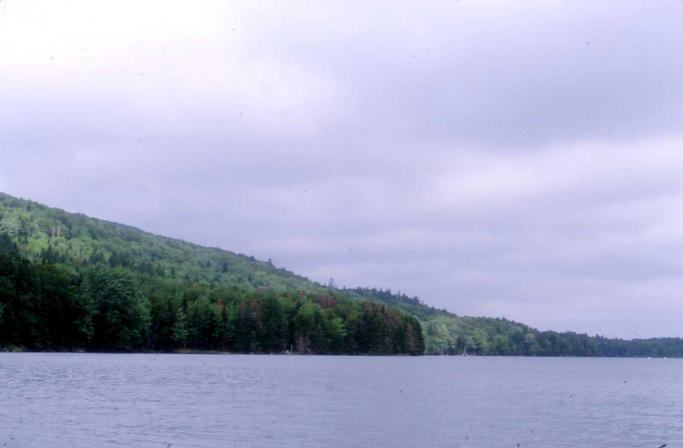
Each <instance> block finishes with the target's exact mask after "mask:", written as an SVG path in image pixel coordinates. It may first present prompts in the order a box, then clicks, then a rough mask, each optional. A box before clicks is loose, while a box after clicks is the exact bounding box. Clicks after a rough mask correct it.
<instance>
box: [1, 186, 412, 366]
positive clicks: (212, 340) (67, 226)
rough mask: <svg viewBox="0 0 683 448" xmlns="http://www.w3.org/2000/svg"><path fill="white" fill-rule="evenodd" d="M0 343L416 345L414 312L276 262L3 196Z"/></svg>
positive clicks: (91, 346) (375, 348) (401, 350)
mask: <svg viewBox="0 0 683 448" xmlns="http://www.w3.org/2000/svg"><path fill="white" fill-rule="evenodd" d="M0 347H20V348H27V349H34V350H117V351H130V350H164V351H174V350H182V349H191V350H221V351H235V352H246V353H250V352H258V353H271V352H286V351H294V352H297V353H377V354H422V353H423V352H424V341H423V338H422V329H421V325H420V322H419V320H418V319H417V318H415V317H413V316H411V315H409V314H408V313H405V312H401V311H399V310H397V309H395V308H388V307H386V306H384V305H383V304H381V303H375V302H372V301H368V300H365V301H358V300H352V299H350V298H348V297H346V296H345V295H344V294H343V293H341V292H339V291H336V290H333V289H329V288H324V287H323V286H321V285H319V284H316V283H313V282H311V281H309V280H307V279H305V278H303V277H299V276H296V275H294V274H292V273H291V272H288V271H286V270H283V269H278V268H275V267H274V266H273V265H272V264H271V263H267V262H259V261H257V260H254V259H253V258H251V257H246V256H242V255H237V254H233V253H231V252H227V251H223V250H219V249H209V248H203V247H200V246H196V245H193V244H189V243H185V242H182V241H178V240H173V239H169V238H163V237H159V236H155V235H151V234H149V233H145V232H142V231H140V230H137V229H134V228H131V227H127V226H122V225H119V224H115V223H109V222H105V221H100V220H96V219H92V218H88V217H86V216H83V215H78V214H70V213H66V212H64V211H62V210H58V209H53V208H48V207H45V206H43V205H40V204H37V203H35V202H31V201H25V200H20V199H16V198H13V197H11V196H7V195H0Z"/></svg>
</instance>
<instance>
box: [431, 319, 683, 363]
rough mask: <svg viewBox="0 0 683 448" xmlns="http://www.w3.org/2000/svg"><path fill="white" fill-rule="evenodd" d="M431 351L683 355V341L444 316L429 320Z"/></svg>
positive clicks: (510, 353) (455, 352)
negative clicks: (558, 329)
mask: <svg viewBox="0 0 683 448" xmlns="http://www.w3.org/2000/svg"><path fill="white" fill-rule="evenodd" d="M423 325H424V330H425V334H426V339H427V349H426V353H427V354H435V355H436V354H439V355H463V354H466V355H515V356H605V357H646V356H651V357H672V358H673V357H683V339H681V338H652V339H633V340H625V339H613V338H605V337H602V336H589V335H587V334H579V333H575V332H572V331H567V332H562V333H560V332H556V331H539V330H536V329H534V328H531V327H529V326H527V325H523V324H520V323H517V322H512V321H509V320H507V319H492V318H485V317H458V316H453V315H451V316H440V317H438V318H436V319H433V320H430V321H427V322H425V323H424V324H423Z"/></svg>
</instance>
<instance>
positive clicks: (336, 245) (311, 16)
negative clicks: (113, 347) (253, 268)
mask: <svg viewBox="0 0 683 448" xmlns="http://www.w3.org/2000/svg"><path fill="white" fill-rule="evenodd" d="M246 5H248V6H246ZM682 21H683V6H681V4H680V3H679V2H674V1H666V2H657V3H656V4H652V2H644V1H626V2H619V4H618V5H615V4H614V3H613V2H607V1H605V2H597V3H596V2H588V1H585V2H584V1H578V2H569V3H568V2H561V1H550V2H548V1H544V2H536V1H526V2H516V3H515V4H514V5H511V4H507V3H506V2H497V1H491V2H475V1H471V0H459V1H455V2H442V1H433V2H428V3H424V2H423V3H420V4H419V5H417V4H415V5H409V4H406V5H400V6H397V5H393V6H392V7H391V8H388V7H387V5H384V4H375V5H369V4H367V2H350V3H349V2H339V3H330V2H326V4H325V5H324V6H323V5H321V4H317V3H309V4H304V3H299V4H293V5H292V4H288V5H284V4H279V3H277V2H272V3H265V2H261V3H259V4H258V6H256V5H254V4H242V3H228V2H215V3H210V2H206V3H202V4H201V5H193V6H192V7H189V6H187V5H186V4H185V3H183V2H163V3H161V2H159V3H155V2H145V3H144V4H143V5H139V4H134V3H133V2H116V3H111V4H105V5H104V6H103V5H102V4H98V5H97V6H94V5H91V4H90V3H88V2H77V1H73V2H60V3H59V4H58V5H57V4H51V3H48V2H39V1H36V2H25V1H22V2H18V1H12V0H6V1H4V2H2V3H0V48H2V50H0V99H1V100H2V105H3V106H2V107H0V190H2V191H6V192H7V193H10V194H15V195H19V196H24V197H29V198H32V199H35V200H39V201H42V202H45V203H48V204H50V205H55V206H60V207H63V208H66V209H68V210H72V211H80V212H85V213H88V214H91V215H94V216H97V217H101V218H105V219H112V220H116V221H120V222H125V223H129V224H132V225H136V226H139V227H142V228H144V229H146V230H150V231H153V232H157V233H162V234H166V235H170V236H175V237H181V238H184V239H187V240H190V241H194V242H198V243H203V244H208V245H211V246H220V247H223V248H226V249H229V250H234V251H237V252H242V253H249V254H254V255H256V256H258V257H259V258H262V259H267V258H272V259H273V260H274V261H275V263H276V264H278V265H281V266H285V267H287V268H289V269H292V270H295V271H297V272H300V273H302V274H304V275H308V276H310V277H312V278H313V279H315V280H318V281H322V282H325V281H327V279H328V278H329V277H334V278H335V280H336V283H337V284H339V285H345V286H355V285H368V286H383V287H391V288H393V289H394V290H396V289H400V290H401V291H404V292H406V293H409V294H417V295H420V296H421V297H422V298H423V299H424V300H425V301H426V302H428V303H430V304H434V305H435V306H438V307H444V308H448V309H450V310H452V311H454V312H457V313H463V314H475V315H492V316H505V317H508V318H512V319H516V320H520V321H523V322H527V323H530V324H532V325H535V326H538V327H540V328H552V329H557V330H564V329H575V330H579V331H587V332H590V333H603V334H607V335H617V336H626V337H633V336H653V335H681V333H683V323H682V322H679V321H678V320H677V319H674V318H672V317H671V316H675V315H680V313H681V312H683V302H681V301H680V300H678V295H679V291H681V288H680V286H681V285H680V280H679V277H680V274H681V273H682V271H683V266H682V265H681V262H680V260H679V258H680V257H678V256H677V254H678V253H680V251H681V249H683V224H681V223H683V219H681V218H683V216H681V212H680V211H679V210H683V207H681V206H682V205H683V196H682V195H683V181H681V180H680V170H681V167H683V152H681V150H680V148H681V147H682V144H683V137H682V136H681V128H680V124H679V123H681V122H683V93H682V92H683V85H681V83H682V81H681V80H683V62H681V59H680V57H679V55H680V50H681V42H683V27H681V24H682V23H683V22H682Z"/></svg>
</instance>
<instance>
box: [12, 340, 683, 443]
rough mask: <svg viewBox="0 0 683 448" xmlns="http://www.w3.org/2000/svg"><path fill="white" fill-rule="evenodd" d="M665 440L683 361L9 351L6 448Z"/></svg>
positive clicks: (675, 436)
mask: <svg viewBox="0 0 683 448" xmlns="http://www.w3.org/2000/svg"><path fill="white" fill-rule="evenodd" d="M664 443H666V444H668V447H670V448H673V447H683V360H674V359H651V360H648V359H587V358H487V357H415V358H410V357H369V356H368V357H326V356H240V355H114V354H33V353H23V354H12V353H2V354H0V447H7V448H15V447H51V448H61V447H100V446H104V447H108V446H131V447H160V448H166V447H168V446H169V444H171V445H170V446H171V447H174V448H179V447H228V448H229V447H517V446H520V447H573V448H575V447H619V448H624V447H645V448H649V447H652V448H657V447H659V446H660V445H661V444H664ZM518 444H519V445H518Z"/></svg>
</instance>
